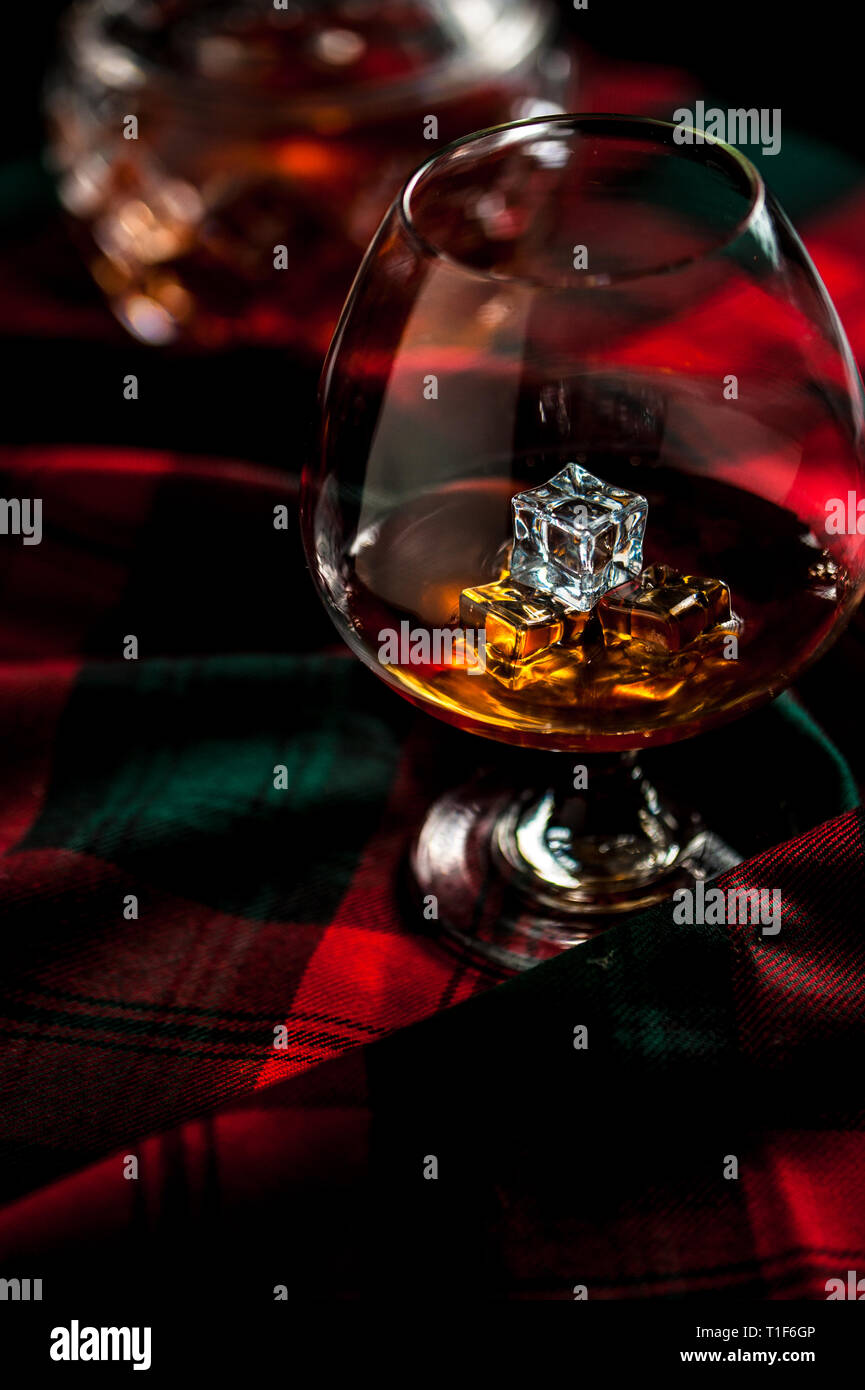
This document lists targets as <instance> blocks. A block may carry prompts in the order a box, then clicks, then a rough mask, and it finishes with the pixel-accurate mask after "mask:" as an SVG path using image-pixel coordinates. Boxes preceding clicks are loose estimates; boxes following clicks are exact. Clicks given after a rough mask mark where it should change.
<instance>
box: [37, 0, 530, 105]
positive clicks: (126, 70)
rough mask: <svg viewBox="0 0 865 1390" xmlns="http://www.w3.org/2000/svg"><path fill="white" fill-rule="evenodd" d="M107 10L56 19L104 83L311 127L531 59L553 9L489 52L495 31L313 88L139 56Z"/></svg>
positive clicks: (75, 9) (81, 0)
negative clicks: (267, 87) (394, 67)
mask: <svg viewBox="0 0 865 1390" xmlns="http://www.w3.org/2000/svg"><path fill="white" fill-rule="evenodd" d="M113 12H114V11H113V9H112V8H111V6H110V5H106V3H105V0H78V3H75V4H73V5H72V6H71V7H70V8H69V10H68V11H67V12H66V14H65V15H64V16H63V19H62V30H63V32H64V33H65V35H66V47H67V51H68V53H69V54H70V56H71V58H72V61H73V62H74V63H75V64H76V65H77V66H79V67H81V68H83V69H84V70H86V71H87V72H88V73H89V74H90V76H91V77H93V78H95V79H96V80H98V81H100V82H102V83H104V85H105V86H106V87H108V88H113V89H116V90H118V91H124V90H125V91H135V90H138V89H141V88H146V87H147V86H150V85H153V86H155V87H157V88H158V89H159V90H160V92H161V93H162V95H164V96H168V97H170V99H171V100H172V101H174V102H175V103H176V104H177V106H178V108H180V109H182V110H184V111H185V112H186V113H188V114H189V115H196V114H198V115H203V116H205V117H206V118H207V119H212V118H213V111H214V103H216V109H217V110H224V111H225V112H226V113H227V115H228V116H230V117H231V118H237V117H238V116H247V117H256V118H261V119H263V120H266V121H272V120H273V119H274V118H276V119H278V120H283V119H284V120H292V121H295V122H296V123H297V124H298V125H300V126H308V127H309V128H311V129H314V130H315V129H322V130H330V129H333V128H335V127H337V126H339V125H340V124H345V125H349V124H351V123H352V122H353V121H354V120H355V119H356V118H357V117H361V118H365V117H368V116H370V117H376V116H380V115H390V114H398V113H399V112H400V111H401V110H403V109H404V108H406V107H409V106H412V105H416V104H417V103H418V102H421V101H423V100H424V99H425V98H426V97H427V96H430V97H433V96H434V97H435V98H436V99H438V100H439V101H441V100H451V99H454V98H457V97H459V96H461V95H463V94H464V93H465V92H466V90H471V88H472V86H474V85H475V84H477V83H478V82H481V81H483V80H485V79H487V78H490V77H496V78H501V77H508V76H510V75H511V74H513V73H516V72H519V71H520V70H521V69H522V68H523V67H524V66H526V65H527V64H528V63H530V62H531V61H532V59H533V58H534V57H535V55H536V54H537V53H538V52H539V51H540V49H541V48H542V46H543V44H544V42H545V41H546V40H547V39H548V38H549V36H550V34H551V32H552V31H553V21H554V15H553V11H552V9H551V8H550V7H549V6H548V5H547V4H546V3H544V4H538V5H536V6H533V7H532V9H531V11H528V15H529V19H530V21H531V22H530V24H528V25H527V27H526V29H525V31H524V32H523V33H522V34H521V35H520V34H517V33H515V32H514V33H510V34H509V33H508V32H507V30H506V29H505V30H504V32H500V33H499V35H498V36H497V37H498V43H499V46H498V48H497V49H496V50H495V52H494V53H493V55H492V56H491V54H490V49H489V41H490V39H491V38H492V37H493V36H494V35H493V31H491V32H490V34H488V35H486V36H485V40H484V45H480V44H478V45H477V46H474V47H472V48H470V49H467V50H466V51H465V52H464V53H455V54H453V55H451V56H450V57H447V58H441V59H438V60H436V61H435V62H432V63H430V64H429V66H427V67H425V68H422V69H420V70H419V71H418V72H416V73H409V74H406V75H404V76H400V77H396V78H392V79H390V80H387V81H384V82H382V81H381V80H375V81H367V82H356V83H354V84H351V83H345V84H344V85H343V84H340V85H338V86H335V87H330V88H328V87H318V88H311V89H310V90H309V91H308V92H304V93H303V94H300V95H295V94H293V93H291V92H288V93H287V92H274V91H261V90H260V89H258V88H257V87H256V86H255V85H253V84H245V83H238V84H237V85H236V86H235V87H234V88H226V86H225V84H224V83H223V82H222V80H221V79H220V78H217V77H208V76H203V75H193V76H189V75H184V74H182V73H178V72H174V71H172V69H171V68H170V67H168V66H167V65H164V64H160V63H158V62H153V61H152V60H147V59H145V58H142V57H140V56H139V55H138V54H135V53H134V51H133V50H131V49H130V48H128V47H127V46H126V45H124V44H123V43H121V42H118V41H115V40H113V39H110V38H109V37H107V35H106V33H105V30H104V20H105V18H106V15H110V14H112V13H113ZM494 60H495V61H494ZM340 118H341V119H340Z"/></svg>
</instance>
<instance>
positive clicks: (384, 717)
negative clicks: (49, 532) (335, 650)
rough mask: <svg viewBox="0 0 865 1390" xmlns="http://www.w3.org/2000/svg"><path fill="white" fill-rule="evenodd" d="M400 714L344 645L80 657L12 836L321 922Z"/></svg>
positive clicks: (198, 893)
mask: <svg viewBox="0 0 865 1390" xmlns="http://www.w3.org/2000/svg"><path fill="white" fill-rule="evenodd" d="M406 717H408V710H407V707H406V706H403V705H402V704H401V703H400V702H399V701H395V700H394V699H393V696H392V695H390V693H389V692H387V691H385V690H382V689H380V688H379V686H378V685H377V683H376V682H375V680H374V679H373V678H372V677H371V676H370V675H369V673H367V672H366V671H365V670H363V668H362V667H360V666H359V665H358V663H357V662H355V661H353V660H351V659H350V658H349V657H347V656H345V657H343V656H341V655H340V656H335V657H327V656H309V657H292V658H289V657H286V658H273V657H261V658H254V657H250V658H241V657H235V658H212V659H208V660H198V661H196V660H189V659H187V660H177V661H171V660H156V661H139V662H135V661H130V662H127V663H122V664H121V663H117V664H114V665H111V666H97V665H92V666H89V667H87V668H85V670H84V671H83V673H82V675H81V676H80V678H79V680H78V682H77V685H76V688H75V690H74V692H73V694H72V696H71V698H70V701H69V704H68V706H67V708H66V710H65V712H64V715H63V717H62V719H61V721H60V725H59V728H58V734H57V744H56V749H55V755H54V766H53V772H52V776H51V779H50V782H49V786H48V789H47V793H46V797H45V803H44V806H43V809H42V812H41V814H40V815H39V817H38V819H37V820H36V822H35V824H34V825H33V827H32V829H31V831H30V833H29V834H28V835H27V836H26V838H25V840H24V842H23V843H22V844H21V845H19V846H18V848H19V849H38V848H52V849H57V848H66V849H71V850H75V851H76V852H78V853H80V854H88V855H92V856H94V857H95V858H97V859H100V860H102V861H106V862H108V863H109V864H114V865H116V866H117V867H118V868H120V869H121V870H123V871H124V873H125V874H128V875H130V876H131V877H132V878H133V879H136V880H138V879H140V880H141V882H142V883H147V884H151V885H155V886H157V887H159V888H161V889H163V890H165V891H168V892H172V893H176V894H178V895H180V896H182V897H184V898H186V899H191V900H193V901H196V902H200V903H204V904H207V905H208V906H209V907H212V908H213V909H215V910H218V911H222V912H230V913H233V914H236V915H239V916H243V917H247V918H253V919H256V920H259V921H261V920H267V921H284V922H317V923H321V924H323V925H324V924H327V923H328V922H329V921H330V919H331V918H332V917H333V914H334V912H335V911H336V908H337V906H338V904H339V902H340V899H341V898H342V896H343V894H344V892H345V891H346V889H347V887H348V885H349V883H350V881H351V877H352V874H353V872H354V868H355V865H356V864H357V861H358V858H359V856H360V854H361V852H362V850H363V847H364V845H365V843H366V841H367V840H368V838H369V836H370V834H371V833H372V832H373V830H374V829H375V826H376V823H377V820H378V818H379V817H380V815H381V812H382V809H383V807H384V805H385V802H386V799H387V797H388V794H389V792H390V788H391V784H392V781H393V777H394V772H395V769H396V766H397V761H398V757H399V748H400V731H401V728H402V726H403V725H404V723H405V719H406ZM277 766H285V767H286V768H287V783H288V785H287V787H286V788H285V789H280V788H277V787H275V786H274V768H275V767H277ZM226 847H228V848H226ZM130 891H134V890H130Z"/></svg>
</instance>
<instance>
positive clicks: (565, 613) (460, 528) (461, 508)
mask: <svg viewBox="0 0 865 1390" xmlns="http://www.w3.org/2000/svg"><path fill="white" fill-rule="evenodd" d="M683 134H684V137H685V138H683ZM862 474H863V397H862V387H861V383H860V381H859V377H858V374H857V371H856V368H855V365H854V363H853V360H852V357H851V354H850V350H849V347H848V345H847V343H846V340H845V338H844V334H843V331H842V329H841V326H840V324H839V322H838V318H837V316H836V314H835V311H834V309H833V307H832V304H831V303H830V300H829V298H828V296H827V294H826V291H825V289H824V287H823V285H822V283H821V281H820V279H819V276H818V274H817V272H816V270H815V268H814V266H813V264H812V263H811V261H810V259H809V257H808V255H807V253H806V251H805V250H804V248H803V246H802V243H801V242H800V240H799V239H798V237H797V235H796V233H795V232H794V230H793V229H792V227H791V226H790V223H789V222H788V220H787V218H786V216H785V215H784V213H783V212H782V211H781V209H780V208H779V207H778V205H777V203H776V202H775V201H774V199H773V198H772V197H771V195H770V194H769V193H768V192H767V190H766V188H765V187H764V184H763V182H762V179H761V177H760V175H759V173H758V172H757V170H756V169H755V168H754V167H753V166H752V165H751V164H750V163H749V161H748V160H747V159H746V158H744V156H743V155H742V154H740V153H739V152H738V151H737V150H736V149H734V148H732V147H730V146H727V145H724V144H722V143H719V142H718V141H715V140H712V139H709V138H708V137H707V138H703V137H702V136H701V135H700V133H699V132H684V133H683V131H682V129H681V128H678V129H677V128H675V127H674V126H673V125H671V124H667V123H664V122H660V121H654V120H648V119H638V118H634V117H624V116H604V115H591V116H557V117H549V118H543V119H533V120H528V121H521V122H516V123H513V124H511V125H507V126H501V127H499V128H496V129H490V130H485V131H481V132H480V133H478V134H475V135H473V136H471V137H468V138H466V139H463V140H460V141H458V142H456V143H455V144H453V145H451V147H450V148H449V149H446V150H443V151H442V152H441V153H439V154H437V155H436V156H435V157H434V158H433V159H431V160H429V161H428V162H427V163H426V164H424V165H423V166H422V167H421V168H420V169H419V170H418V171H417V172H416V173H415V174H414V176H413V177H412V178H411V179H409V181H408V182H407V183H406V185H405V187H404V188H403V190H402V191H401V193H400V194H399V196H398V197H397V199H396V201H395V202H394V204H393V206H392V208H391V209H390V211H389V213H388V215H387V216H386V218H385V219H384V221H383V223H382V224H381V226H380V228H379V230H378V233H377V234H376V236H375V238H374V240H373V242H372V244H371V246H370V248H369V250H368V252H367V254H366V258H365V260H364V262H363V265H362V267H361V270H360V272H359V273H358V275H357V278H356V280H355V283H354V287H353V289H352V292H351V294H350V296H349V299H348V302H347V304H346V306H345V308H344V310H343V314H342V317H341V320H340V323H339V326H338V328H337V331H336V334H335V336H334V339H333V342H332V344H331V347H330V352H329V355H328V358H327V361H326V364H325V368H324V372H323V376H322V381H321V390H320V420H319V428H318V433H317V439H316V445H315V450H314V454H313V457H312V458H311V460H310V462H309V466H308V468H307V470H306V476H305V479H304V488H303V528H304V537H305V544H306V548H307V553H308V556H309V561H310V565H311V568H312V572H313V575H314V576H315V580H316V583H317V585H318V589H319V591H320V594H321V597H322V599H323V601H324V603H325V604H326V606H327V608H328V610H329V612H330V614H331V616H332V618H333V620H334V622H335V623H336V626H337V628H338V629H339V631H340V633H341V634H342V636H343V638H344V639H345V641H346V642H347V643H348V645H349V647H350V648H351V649H352V651H353V652H355V653H356V655H357V656H358V657H359V658H360V659H361V660H362V661H363V662H365V663H366V664H367V665H368V666H369V667H370V669H371V670H373V671H375V672H376V674H377V675H378V676H379V677H380V678H381V679H382V680H384V681H385V682H386V683H387V684H388V685H390V686H392V687H393V689H394V690H395V691H396V692H398V693H399V694H401V695H402V696H404V697H405V698H406V699H408V700H410V701H412V702H413V703H414V704H416V705H418V706H419V707H421V708H422V709H424V710H427V711H428V712H430V713H431V714H434V715H436V716H438V718H440V719H443V720H446V721H448V722H450V723H452V724H456V725H458V726H460V727H461V728H462V729H465V730H469V731H471V732H473V733H476V734H479V735H482V736H484V737H485V738H488V739H495V740H499V741H501V742H504V743H511V744H518V745H522V746H525V747H531V748H536V749H542V750H551V751H555V752H559V753H562V754H567V755H568V756H567V757H563V758H561V759H554V760H551V761H552V762H553V763H557V762H558V763H560V764H561V766H562V771H561V774H560V776H559V778H558V779H557V778H556V777H555V776H552V777H550V779H549V784H548V785H535V786H523V787H520V786H506V785H502V782H501V779H499V780H498V781H497V782H496V781H495V779H494V780H493V782H492V783H490V782H489V781H485V780H484V778H482V777H480V778H474V779H472V778H469V779H468V780H467V781H466V780H465V778H463V779H462V780H463V782H464V783H465V784H464V785H458V786H455V787H454V789H453V790H452V791H451V792H449V793H448V794H447V795H446V796H445V797H443V798H441V799H440V800H439V801H437V802H436V804H435V805H433V807H432V809H431V810H430V812H429V814H428V816H427V818H426V821H425V823H424V825H423V827H422V829H421V832H420V835H419V838H418V840H417V842H416V844H415V846H414V849H413V853H412V867H413V873H414V879H415V883H416V886H417V889H418V891H419V892H420V893H422V894H423V896H424V897H425V898H426V897H429V895H433V896H434V898H435V901H436V910H437V913H438V920H439V921H440V923H441V925H442V926H443V927H444V928H445V929H446V930H448V931H449V932H451V933H452V934H453V935H454V936H456V937H457V938H458V939H459V940H460V941H462V942H463V943H464V944H465V945H467V946H469V947H471V948H472V949H474V950H476V951H478V952H480V953H482V954H485V955H487V956H489V957H491V958H493V959H495V960H496V961H498V962H499V963H501V964H504V965H507V966H513V967H520V966H525V965H528V964H532V963H534V962H535V961H536V960H538V959H543V958H544V957H545V956H548V955H550V954H552V953H554V952H555V951H557V950H560V949H562V948H563V947H565V946H569V945H573V944H576V943H578V942H580V941H584V940H586V939H587V938H588V937H589V936H591V935H593V934H594V933H595V932H597V931H598V930H600V929H601V928H602V927H604V926H605V925H608V924H609V923H610V922H611V921H613V920H616V918H617V916H618V917H620V916H621V914H622V913H626V912H630V911H633V910H635V909H637V908H640V907H642V906H645V905H646V904H648V903H651V902H654V901H657V900H659V899H661V898H662V897H664V896H666V895H667V894H668V893H670V891H671V889H672V887H673V886H674V885H675V884H677V883H681V882H693V879H694V876H695V875H700V874H701V873H705V871H706V870H705V864H702V865H701V860H700V852H701V846H704V844H705V826H704V825H703V823H702V821H701V820H700V817H699V814H698V812H697V811H691V810H686V811H681V810H674V808H673V806H672V805H671V804H669V803H668V801H667V800H665V797H664V795H663V794H662V793H661V792H660V790H659V789H658V787H657V786H655V785H652V784H650V782H649V781H648V779H647V778H646V777H645V776H644V775H643V773H642V770H641V768H640V764H639V761H638V754H639V751H640V750H641V749H646V748H649V747H651V746H654V745H660V744H667V743H670V742H672V741H674V740H679V739H686V738H689V737H691V736H693V735H696V734H699V733H700V732H702V731H703V730H707V729H710V728H712V727H713V726H715V725H718V724H720V723H722V722H724V721H726V720H731V719H734V718H737V717H738V716H740V715H743V714H744V713H745V712H746V711H748V710H752V709H754V708H755V707H756V706H758V705H760V704H761V703H763V702H765V701H768V700H771V699H772V698H773V697H774V696H775V695H777V694H778V693H779V692H780V691H781V690H783V689H784V688H785V687H786V686H787V685H788V684H789V683H790V682H791V681H793V680H795V678H796V677H797V675H798V674H799V673H800V672H801V671H802V669H803V668H804V667H805V666H806V665H807V664H808V663H809V662H811V661H813V660H814V659H815V658H816V657H818V656H819V655H820V653H821V652H823V651H824V650H825V649H826V647H827V645H828V644H829V643H830V642H831V641H832V640H833V638H834V637H835V636H836V635H837V634H838V632H839V630H840V629H841V627H842V625H843V623H844V622H845V620H846V619H847V618H848V617H849V615H850V613H851V611H852V609H853V607H854V605H855V603H856V602H857V600H858V599H859V597H860V596H861V592H862V586H863V545H865V538H863V537H862V536H860V535H858V534H857V533H856V529H855V527H853V528H852V531H851V530H850V529H849V528H848V530H847V531H843V530H841V529H840V528H839V527H838V526H837V525H832V524H830V520H829V519H830V518H831V517H833V516H835V515H836V511H835V510H834V504H835V503H836V502H837V499H839V498H840V499H844V498H847V497H848V494H856V495H857V496H861V495H862V485H863V478H862ZM574 755H577V756H574ZM548 761H549V760H548ZM575 767H580V768H582V769H583V771H582V773H578V774H577V776H576V777H575V776H574V769H575ZM456 780H459V779H456V778H455V781H456Z"/></svg>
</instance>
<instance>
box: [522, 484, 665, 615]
mask: <svg viewBox="0 0 865 1390" xmlns="http://www.w3.org/2000/svg"><path fill="white" fill-rule="evenodd" d="M511 506H512V508H513V519H514V548H513V556H512V559H511V577H512V578H513V579H515V580H517V581H519V582H520V583H521V584H525V585H527V586H528V587H530V588H533V589H536V590H539V591H540V592H541V593H544V594H549V595H551V596H552V597H553V598H555V599H557V600H558V601H559V602H560V603H563V604H565V605H566V606H567V607H569V608H575V609H577V610H578V611H580V612H583V613H585V612H588V610H589V609H591V608H593V607H594V606H595V604H596V603H597V601H598V599H599V598H600V597H601V595H602V594H605V593H606V592H607V590H608V589H613V588H615V587H616V586H617V585H619V584H623V583H625V582H626V581H627V580H628V579H630V578H631V577H632V576H634V575H637V574H639V572H640V570H641V568H642V565H643V535H644V533H645V529H646V516H647V513H648V510H649V504H648V502H647V501H646V499H645V497H641V496H640V495H639V493H636V492H626V491H625V489H624V488H617V487H611V486H610V484H609V483H604V482H602V481H601V479H600V478H596V477H595V475H594V474H593V473H590V472H589V471H588V469H587V468H583V467H582V465H581V464H579V463H569V464H568V465H567V467H565V468H563V469H562V471H561V472H560V473H557V474H556V475H555V477H554V478H551V479H550V480H549V482H547V483H543V484H542V485H541V486H540V487H535V488H531V489H530V490H529V491H528V492H518V493H517V495H516V496H515V497H514V498H513V500H512V503H511Z"/></svg>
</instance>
